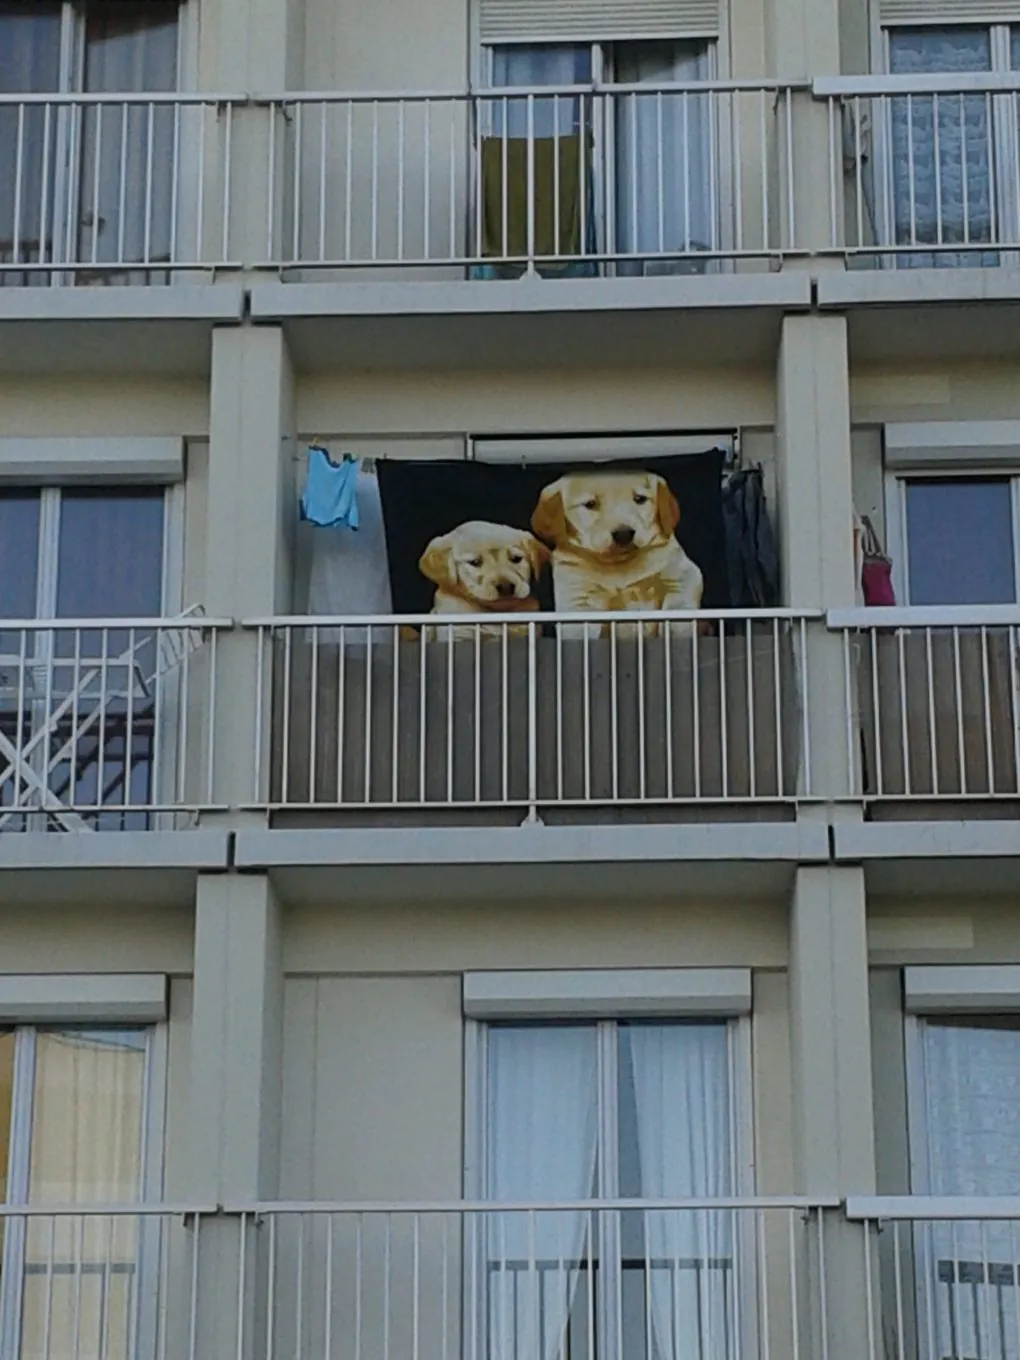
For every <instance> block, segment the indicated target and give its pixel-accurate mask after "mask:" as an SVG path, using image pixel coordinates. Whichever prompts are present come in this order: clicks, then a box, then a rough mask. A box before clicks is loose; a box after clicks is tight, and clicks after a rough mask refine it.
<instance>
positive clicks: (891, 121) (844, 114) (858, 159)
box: [813, 71, 1020, 268]
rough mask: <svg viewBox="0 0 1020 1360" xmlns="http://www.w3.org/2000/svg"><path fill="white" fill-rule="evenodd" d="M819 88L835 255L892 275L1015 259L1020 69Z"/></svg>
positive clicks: (851, 80) (855, 79) (836, 82)
mask: <svg viewBox="0 0 1020 1360" xmlns="http://www.w3.org/2000/svg"><path fill="white" fill-rule="evenodd" d="M813 89H814V94H815V97H816V99H819V100H822V101H823V102H824V103H825V104H826V105H827V111H828V141H829V157H828V160H829V185H828V191H829V220H830V226H831V236H830V241H829V243H828V249H829V250H832V251H835V252H837V253H840V254H843V255H845V256H847V257H862V261H864V262H866V261H867V260H868V259H870V261H871V262H872V263H877V264H879V265H880V266H882V267H886V268H898V267H899V268H904V267H906V268H910V267H913V268H916V267H933V266H964V267H965V266H973V265H998V264H1004V263H1014V264H1015V263H1016V261H1017V254H1016V252H1017V251H1018V250H1020V142H1018V138H1017V129H1018V127H1020V102H1018V101H1020V72H1016V71H1013V72H987V73H981V72H973V73H971V72H956V73H954V74H951V75H911V76H902V75H898V76H840V77H826V78H824V79H818V80H816V81H815V82H814V86H813ZM819 248H821V246H820V245H819Z"/></svg>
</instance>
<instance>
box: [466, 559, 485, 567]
mask: <svg viewBox="0 0 1020 1360" xmlns="http://www.w3.org/2000/svg"><path fill="white" fill-rule="evenodd" d="M481 565H482V559H481V558H480V557H469V558H468V566H469V567H480V566H481Z"/></svg>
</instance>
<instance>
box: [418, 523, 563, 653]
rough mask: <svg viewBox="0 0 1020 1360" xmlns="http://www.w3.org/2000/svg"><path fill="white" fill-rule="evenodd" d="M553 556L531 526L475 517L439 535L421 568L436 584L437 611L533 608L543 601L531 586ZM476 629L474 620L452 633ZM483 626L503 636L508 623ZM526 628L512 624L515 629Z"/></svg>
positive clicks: (458, 635) (468, 633)
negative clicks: (488, 520)
mask: <svg viewBox="0 0 1020 1360" xmlns="http://www.w3.org/2000/svg"><path fill="white" fill-rule="evenodd" d="M548 560H549V549H548V548H547V547H546V546H545V545H544V544H543V543H539V541H538V539H537V538H533V537H532V535H531V534H529V533H528V532H527V531H526V530H524V529H514V528H511V527H510V525H508V524H488V523H486V522H485V521H484V520H471V521H469V522H468V523H466V524H459V525H458V526H457V528H456V529H453V530H452V531H451V532H450V533H448V534H442V535H441V536H440V537H439V538H434V539H433V540H432V542H431V543H430V544H429V545H428V547H427V548H426V549H425V551H424V553H423V554H422V556H421V560H420V561H419V563H418V570H419V571H420V572H421V573H422V575H423V576H425V577H427V578H428V580H430V581H432V582H433V584H434V585H435V586H436V587H437V589H436V594H435V599H434V601H433V604H432V613H433V614H486V613H494V614H516V613H530V612H532V611H534V610H536V609H538V607H539V603H538V600H536V599H535V596H534V595H533V594H532V587H533V586H534V584H535V582H536V581H537V580H538V577H539V574H540V572H541V570H542V568H543V566H544V565H545V564H546V562H548ZM474 631H475V630H474V628H473V627H472V626H471V625H467V626H465V627H463V628H454V629H453V637H454V638H455V639H456V638H470V637H472V636H473V635H474ZM481 631H482V634H483V636H489V637H499V636H501V635H502V632H503V628H502V626H501V625H500V624H492V625H491V626H490V625H485V624H483V625H482V628H481ZM527 631H528V630H527V628H526V627H525V626H522V627H520V628H514V627H511V628H510V632H511V633H527ZM444 632H445V630H444ZM430 633H431V634H432V635H433V636H434V634H435V630H434V629H430Z"/></svg>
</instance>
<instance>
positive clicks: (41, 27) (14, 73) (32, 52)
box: [0, 3, 60, 286]
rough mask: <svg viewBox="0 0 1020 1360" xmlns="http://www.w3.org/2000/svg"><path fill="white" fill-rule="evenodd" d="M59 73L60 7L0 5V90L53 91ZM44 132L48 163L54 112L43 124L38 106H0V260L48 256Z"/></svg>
mask: <svg viewBox="0 0 1020 1360" xmlns="http://www.w3.org/2000/svg"><path fill="white" fill-rule="evenodd" d="M59 72H60V5H59V4H56V3H50V4H46V3H38V4H32V5H29V4H23V5H14V6H13V7H11V8H9V9H8V8H7V7H5V8H4V11H3V13H0V94H26V93H40V92H46V91H49V90H55V89H56V88H57V81H58V77H59ZM47 130H48V131H49V142H50V146H49V152H50V155H49V163H50V165H52V164H53V151H54V147H55V145H56V119H55V116H54V112H53V110H50V115H49V121H48V122H47V115H46V111H45V109H44V108H42V107H41V106H38V105H37V106H34V107H32V106H26V107H25V108H24V110H23V113H22V114H21V115H19V110H18V107H17V106H16V105H7V106H6V107H2V108H0V183H2V184H3V185H4V193H3V194H2V195H0V262H3V263H15V262H21V263H25V264H30V263H34V262H37V261H40V260H42V259H49V258H50V256H51V247H50V242H51V241H52V235H53V227H52V213H53V207H52V202H49V203H47V202H46V199H47V196H48V195H49V194H50V193H51V188H50V186H49V185H47V186H46V191H45V193H44V187H43V165H44V163H45V161H46V155H45V152H44V145H45V141H46V135H47ZM19 143H20V146H19ZM19 161H20V166H21V193H20V195H19V196H17V197H16V196H15V194H14V193H13V192H11V188H12V186H13V185H14V180H15V175H16V172H17V167H18V164H19ZM15 207H17V219H15ZM44 207H45V216H46V221H45V226H44V223H43V213H44ZM44 235H45V240H44V239H43V237H44ZM40 281H42V275H41V274H37V273H33V274H16V273H3V274H0V286H2V285H3V284H4V283H14V284H19V285H20V284H25V283H38V282H40Z"/></svg>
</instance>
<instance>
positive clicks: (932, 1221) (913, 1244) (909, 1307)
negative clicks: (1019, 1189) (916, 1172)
mask: <svg viewBox="0 0 1020 1360" xmlns="http://www.w3.org/2000/svg"><path fill="white" fill-rule="evenodd" d="M846 1215H847V1217H848V1218H849V1219H850V1220H851V1221H852V1222H859V1223H862V1224H864V1225H866V1226H867V1227H868V1228H869V1229H871V1232H870V1233H869V1236H868V1239H866V1240H865V1245H864V1267H865V1279H866V1293H867V1308H868V1313H869V1318H870V1319H871V1320H872V1321H873V1322H874V1324H875V1325H874V1326H872V1327H870V1328H869V1333H870V1335H871V1337H872V1338H873V1340H872V1346H871V1350H870V1352H869V1356H868V1360H908V1357H914V1356H925V1357H927V1356H932V1357H935V1356H938V1357H940V1360H1017V1357H1018V1356H1020V1198H996V1197H993V1196H989V1197H983V1196H969V1197H966V1198H963V1197H960V1198H927V1197H924V1196H904V1197H899V1198H897V1197H892V1198H870V1199H869V1198H860V1199H849V1200H847V1203H846Z"/></svg>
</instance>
